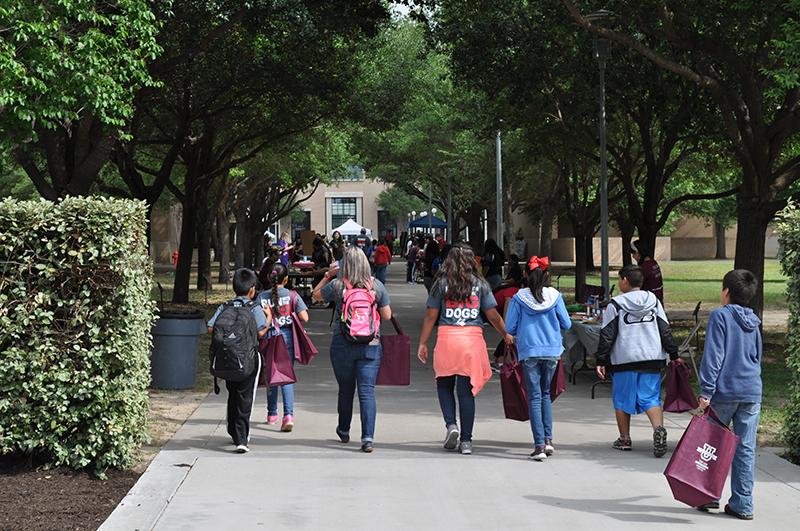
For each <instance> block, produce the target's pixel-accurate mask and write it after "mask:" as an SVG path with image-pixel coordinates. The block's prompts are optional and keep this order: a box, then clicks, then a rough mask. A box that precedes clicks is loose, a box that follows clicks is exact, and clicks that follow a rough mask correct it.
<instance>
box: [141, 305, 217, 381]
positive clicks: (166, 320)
mask: <svg viewBox="0 0 800 531" xmlns="http://www.w3.org/2000/svg"><path fill="white" fill-rule="evenodd" d="M157 315H158V317H159V318H158V320H157V321H156V324H155V325H154V326H153V329H152V334H153V352H152V355H151V356H150V376H151V377H152V379H153V380H152V382H151V383H150V387H151V388H153V389H191V388H193V387H194V386H195V383H196V382H197V352H198V350H199V349H200V335H201V334H205V333H206V332H207V329H206V322H205V319H206V317H205V314H204V313H203V312H201V311H200V310H184V311H159V312H157Z"/></svg>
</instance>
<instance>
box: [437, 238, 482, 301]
mask: <svg viewBox="0 0 800 531" xmlns="http://www.w3.org/2000/svg"><path fill="white" fill-rule="evenodd" d="M442 280H444V285H445V287H446V288H447V292H446V293H445V299H447V300H449V301H453V302H467V301H468V300H469V297H470V295H472V288H473V287H474V286H475V285H482V286H485V287H486V288H487V289H490V288H489V284H488V283H487V282H486V281H485V280H484V279H483V277H482V276H481V274H480V272H479V271H478V262H476V261H475V251H473V250H472V247H470V246H469V245H468V244H466V243H460V242H459V243H456V244H454V245H453V247H452V248H451V249H450V252H449V253H447V258H445V259H444V261H443V262H442V264H441V266H440V267H439V271H437V272H436V278H435V279H434V281H433V287H432V288H431V293H432V294H433V293H436V291H437V290H439V289H442V286H441V284H442V282H441V281H442Z"/></svg>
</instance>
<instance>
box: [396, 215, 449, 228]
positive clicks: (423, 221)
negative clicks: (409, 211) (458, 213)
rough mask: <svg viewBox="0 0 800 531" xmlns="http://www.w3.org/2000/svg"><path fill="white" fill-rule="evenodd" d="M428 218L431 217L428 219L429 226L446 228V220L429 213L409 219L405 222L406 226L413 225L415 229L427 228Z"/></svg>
mask: <svg viewBox="0 0 800 531" xmlns="http://www.w3.org/2000/svg"><path fill="white" fill-rule="evenodd" d="M428 218H431V220H430V226H431V228H434V229H446V228H447V222H446V221H442V220H441V219H439V218H437V217H436V216H431V215H430V214H427V215H425V216H422V217H421V218H417V219H415V220H413V221H409V222H408V223H406V227H414V228H417V229H427V228H428Z"/></svg>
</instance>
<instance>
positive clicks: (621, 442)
mask: <svg viewBox="0 0 800 531" xmlns="http://www.w3.org/2000/svg"><path fill="white" fill-rule="evenodd" d="M611 447H612V448H613V449H615V450H625V451H630V450H631V440H630V439H623V438H622V437H620V438H619V439H617V440H616V441H614V444H612V445H611Z"/></svg>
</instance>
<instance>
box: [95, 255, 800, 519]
mask: <svg viewBox="0 0 800 531" xmlns="http://www.w3.org/2000/svg"><path fill="white" fill-rule="evenodd" d="M404 275H405V270H404V265H403V264H396V265H394V266H392V267H390V269H389V275H388V278H389V280H388V290H389V294H390V297H391V300H392V308H393V310H394V312H395V314H396V316H397V317H398V319H399V321H400V323H401V325H402V326H403V327H404V329H405V332H406V333H408V334H409V335H411V343H412V352H413V353H414V354H415V353H416V345H417V342H418V339H419V334H420V329H421V322H422V315H423V313H424V305H425V299H426V294H425V288H424V287H423V286H422V285H408V284H406V283H405V276H404ZM310 313H311V322H310V323H309V325H308V326H307V329H308V331H309V334H310V335H311V337H312V339H313V340H314V342H315V344H316V345H317V347H318V348H319V350H320V354H319V355H318V356H317V358H316V359H315V360H314V361H313V362H312V363H311V364H310V365H308V366H305V367H300V366H297V369H296V370H297V376H298V380H299V381H298V383H297V384H296V386H295V397H296V399H295V428H294V431H293V432H291V433H282V432H281V431H279V426H268V425H266V424H265V420H266V400H265V394H264V390H261V394H259V397H258V400H257V404H256V410H255V412H254V415H253V430H252V439H251V442H250V447H251V452H250V453H248V454H241V455H240V454H235V453H233V446H232V445H231V444H230V439H229V437H228V435H227V434H226V431H225V420H224V415H225V396H226V395H225V391H224V389H223V392H222V394H220V395H219V396H215V395H214V394H211V395H209V397H208V398H207V399H206V400H205V401H204V402H203V403H202V404H201V406H200V407H199V408H198V409H197V411H196V412H195V413H194V415H193V416H192V417H191V418H190V419H189V420H188V421H187V422H186V424H185V425H184V426H183V427H182V428H181V429H180V430H179V431H178V433H177V434H176V436H175V437H173V439H172V440H171V441H170V442H169V443H168V444H167V445H166V446H165V447H164V448H163V449H162V450H161V452H160V453H159V454H158V456H157V457H156V458H155V459H154V460H153V462H152V464H151V465H150V467H149V468H148V469H147V471H146V472H145V473H144V474H143V475H142V477H141V478H140V480H139V482H138V483H137V484H136V485H135V486H134V488H133V489H132V490H131V492H130V493H129V494H128V496H126V498H125V499H123V501H122V502H121V503H120V505H119V506H118V507H117V509H116V510H115V511H114V513H113V514H112V515H111V516H110V517H109V518H108V520H107V521H106V522H105V523H104V524H103V526H102V527H101V528H100V529H101V530H102V531H117V530H120V531H134V530H138V531H149V530H157V531H176V530H193V531H195V530H205V529H209V530H218V529H219V530H227V529H235V530H237V531H246V530H261V529H332V530H338V529H375V530H384V529H422V530H427V529H465V530H472V529H474V530H484V529H531V528H541V529H548V530H551V531H557V530H562V529H569V530H574V529H592V530H603V529H613V530H615V531H619V530H620V529H626V528H632V529H665V530H666V529H669V530H673V529H674V526H675V525H676V524H689V525H695V526H702V528H703V529H704V530H717V529H719V530H722V529H725V530H726V531H727V530H729V529H731V528H745V527H748V526H749V527H748V528H749V529H755V527H753V526H755V525H757V526H758V529H793V528H794V527H795V526H796V525H797V520H798V517H800V468H799V467H796V466H794V465H791V464H789V463H787V462H786V461H784V460H782V459H780V458H779V457H776V456H775V455H773V454H771V453H770V452H768V451H759V452H758V457H757V459H756V486H755V505H756V514H755V522H743V521H739V520H736V519H734V518H731V517H729V516H726V515H724V514H721V513H701V512H699V511H696V510H694V509H691V508H689V507H687V506H685V505H683V504H681V503H679V502H676V501H675V500H674V499H673V498H672V495H671V492H670V489H669V487H668V485H667V481H666V479H665V478H664V476H663V471H664V467H666V465H667V461H668V459H669V456H670V455H671V451H672V449H673V448H674V445H675V443H676V442H677V441H678V439H679V438H680V436H681V434H682V432H683V430H684V428H685V427H686V425H687V424H688V422H689V416H688V415H687V414H670V413H667V414H666V419H665V424H666V427H667V429H668V430H669V443H670V453H669V454H667V455H666V456H664V457H663V458H661V459H656V458H654V457H653V454H652V438H651V433H652V430H651V428H650V426H649V423H648V422H647V419H646V418H645V416H644V415H639V416H637V417H634V420H633V429H632V436H633V448H634V449H633V451H632V452H619V451H616V450H613V449H611V442H612V441H613V440H614V439H615V438H616V437H617V435H618V434H617V431H616V427H615V423H614V419H613V416H614V415H613V410H612V406H611V397H610V390H609V388H607V387H605V386H600V387H598V391H597V397H596V399H594V400H592V399H590V385H591V381H590V380H589V379H588V378H587V377H586V376H585V375H579V377H578V381H577V384H576V385H572V384H568V389H567V391H566V392H565V393H564V394H563V395H561V397H559V399H558V400H557V401H556V402H555V403H554V404H553V416H554V419H555V425H554V437H555V447H556V453H555V455H553V456H552V457H550V458H548V459H547V460H546V461H544V462H534V461H530V460H528V459H527V457H528V455H529V454H530V452H531V451H532V450H533V448H532V446H533V440H532V436H531V431H530V425H529V424H528V423H522V422H516V421H512V420H506V419H505V418H503V408H502V401H501V393H500V382H499V378H498V377H497V376H494V377H493V378H492V380H490V381H489V383H488V384H487V385H486V387H485V388H484V389H483V390H482V391H481V392H480V394H479V395H478V396H477V399H476V402H477V415H476V416H477V418H476V424H475V430H474V454H473V455H471V456H462V455H460V454H458V453H455V452H448V451H445V450H443V449H442V440H443V438H444V433H445V429H444V422H443V420H442V416H441V412H440V410H439V404H438V401H437V397H436V392H435V387H434V381H433V371H432V369H431V367H430V366H424V365H422V364H421V363H419V361H418V360H416V357H415V356H413V357H412V373H411V385H410V386H409V387H379V388H378V389H377V391H376V395H377V402H378V417H377V425H376V433H375V451H374V452H373V453H372V454H365V453H363V452H361V451H360V450H359V447H360V444H359V443H358V433H359V432H360V424H359V421H358V413H357V411H358V405H357V400H356V414H355V418H354V422H353V428H352V433H354V434H355V437H354V439H353V441H352V442H350V443H349V444H342V443H341V442H339V440H338V438H337V437H336V435H335V433H334V428H335V426H336V393H337V386H336V382H335V380H334V377H333V371H332V369H331V366H330V362H329V358H328V351H327V349H328V345H329V343H330V329H329V328H328V323H329V321H330V310H324V309H317V308H314V309H311V310H310ZM389 329H390V326H389V327H387V326H385V325H384V328H383V331H384V333H393V331H392V332H390V330H389ZM484 333H485V336H486V339H487V343H488V344H489V345H490V346H492V347H493V346H494V345H496V344H497V342H498V341H499V334H497V333H496V332H495V331H494V330H493V329H491V328H489V327H487V328H485V329H484ZM434 344H435V336H434V337H432V338H431V340H430V342H429V347H430V348H433V346H434ZM726 488H727V487H726ZM728 495H729V491H727V490H726V493H725V494H724V498H727V496H728Z"/></svg>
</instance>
